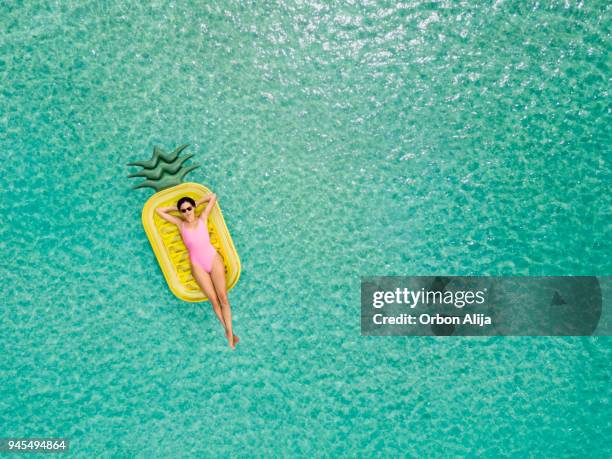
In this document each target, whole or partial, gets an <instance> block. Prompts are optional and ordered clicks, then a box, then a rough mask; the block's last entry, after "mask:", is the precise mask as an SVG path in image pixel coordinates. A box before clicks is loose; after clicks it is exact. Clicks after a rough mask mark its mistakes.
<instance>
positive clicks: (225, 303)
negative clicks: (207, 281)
mask: <svg viewBox="0 0 612 459" xmlns="http://www.w3.org/2000/svg"><path fill="white" fill-rule="evenodd" d="M210 278H211V279H212V282H213V284H214V286H215V292H216V293H217V297H218V298H219V302H220V303H221V312H222V314H223V322H224V323H225V333H226V336H227V340H228V341H229V345H230V346H231V348H232V349H234V348H235V343H236V342H237V341H238V338H237V337H236V336H234V332H233V330H232V310H231V308H230V304H229V299H228V298H227V288H226V285H225V265H224V264H223V259H222V258H221V256H220V255H219V254H218V253H216V254H215V256H214V259H213V264H212V270H211V272H210Z"/></svg>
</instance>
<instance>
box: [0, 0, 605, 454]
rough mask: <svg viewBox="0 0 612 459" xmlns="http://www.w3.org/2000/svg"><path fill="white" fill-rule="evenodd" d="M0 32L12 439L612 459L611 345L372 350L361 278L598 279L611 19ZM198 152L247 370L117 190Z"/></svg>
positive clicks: (69, 23)
mask: <svg viewBox="0 0 612 459" xmlns="http://www.w3.org/2000/svg"><path fill="white" fill-rule="evenodd" d="M138 3H142V4H138ZM0 26H1V29H2V31H3V33H2V35H0V159H1V161H0V172H1V175H2V187H1V191H0V207H1V209H0V210H1V215H2V221H3V223H2V225H0V231H1V238H0V244H1V246H0V247H1V249H2V250H1V251H0V273H1V275H2V307H1V309H0V314H1V322H0V323H1V326H2V333H1V334H0V336H1V338H0V340H1V341H0V342H1V344H2V351H3V352H2V355H1V357H0V380H1V384H0V414H1V417H0V421H1V425H0V433H1V434H2V435H1V436H54V437H57V436H62V437H67V438H70V439H71V441H72V444H71V449H72V450H73V452H74V453H75V455H77V456H81V457H94V456H100V455H102V454H103V452H105V455H109V456H111V455H112V456H115V457H130V456H137V457H152V456H155V457H160V456H166V457H176V456H192V455H200V456H209V455H210V456H219V455H224V456H225V455H232V456H234V455H235V456H252V455H255V454H257V455H267V456H270V455H286V456H296V455H297V456H313V455H314V456H320V455H325V456H326V455H330V456H331V455H334V456H335V455H357V454H361V455H364V456H371V455H388V454H392V455H397V454H398V453H402V454H404V455H415V456H416V455H419V456H423V457H425V456H427V457H432V456H433V457H436V456H446V455H450V456H474V455H477V454H478V455H485V456H489V457H498V456H500V455H519V456H528V455H535V456H545V455H554V456H561V457H563V456H573V457H575V456H582V457H586V456H590V457H600V456H605V455H606V454H605V453H606V446H605V445H606V444H607V441H606V440H605V438H607V437H609V435H605V432H606V431H607V432H609V431H610V418H611V414H612V410H611V409H610V369H609V368H610V366H609V365H610V359H611V358H612V353H611V351H610V340H609V338H478V339H452V338H447V339H434V338H422V339H421V338H400V337H395V338H388V339H387V338H376V337H362V336H360V328H359V323H360V313H359V298H360V291H359V285H360V277H361V276H366V275H391V274H394V275H431V274H456V275H510V274H513V275H604V274H607V275H609V274H611V267H612V264H611V262H610V257H609V255H610V253H611V252H612V243H611V241H612V238H611V237H610V234H611V226H610V221H611V220H612V219H611V213H610V209H611V204H612V202H611V196H612V194H611V193H610V192H611V190H610V183H612V182H611V179H612V174H611V172H612V171H611V165H610V141H611V139H610V129H609V126H610V96H609V91H610V84H609V81H610V72H609V64H610V60H609V56H610V6H609V3H608V2H604V1H592V2H574V1H566V2H563V1H552V2H533V1H528V2H519V1H497V2H494V3H493V2H407V3H398V2H375V1H370V2H360V3H357V2H337V3H334V4H331V3H329V2H321V3H313V2H297V3H293V2H285V3H272V2H257V3H243V2H237V1H233V2H195V1H190V2H178V1H177V2H166V1H155V2H129V3H128V2H125V3H118V2H116V1H97V2H76V1H71V2H17V1H9V2H4V3H3V4H2V6H0ZM182 143H190V144H191V146H190V148H189V149H188V151H189V152H191V153H194V154H195V157H194V158H193V160H192V161H195V162H199V163H200V164H202V167H201V168H199V169H197V170H195V171H194V172H192V173H191V174H190V175H189V176H188V179H189V180H190V181H195V182H199V183H203V184H205V185H206V186H208V187H209V188H211V189H212V190H214V191H215V192H216V193H217V195H218V197H219V203H220V205H221V208H222V209H223V213H224V216H225V219H226V222H227V224H228V227H229V230H230V232H231V234H232V237H233V239H234V242H235V244H236V248H237V250H238V253H239V255H240V257H241V261H242V276H241V278H240V281H239V283H238V285H237V286H236V287H235V288H234V289H233V290H232V291H231V293H230V301H231V304H232V308H233V313H234V327H235V332H236V334H238V335H239V336H240V338H241V343H240V344H239V345H238V349H237V350H236V351H235V352H231V351H230V350H229V348H228V347H227V345H226V343H225V340H224V337H223V333H222V329H221V327H220V326H219V323H218V322H217V319H216V317H215V316H214V314H213V312H212V310H211V307H210V304H208V303H201V304H189V303H184V302H182V301H180V300H178V299H176V298H175V297H174V296H173V295H172V294H171V292H170V291H169V289H168V287H167V285H166V282H165V280H164V277H163V275H162V273H161V271H160V269H159V266H158V264H157V261H156V259H155V257H154V255H153V252H152V250H151V247H150V245H149V242H148V240H147V238H146V235H145V233H144V231H143V228H142V225H141V223H140V212H141V209H142V206H143V205H144V203H145V201H146V200H147V199H148V197H149V196H150V195H151V191H150V190H149V191H147V190H146V189H145V190H142V189H141V190H131V189H130V186H131V185H133V184H134V182H131V181H130V180H131V179H128V178H127V175H128V173H130V172H133V170H130V169H128V168H127V167H126V164H127V163H128V162H130V161H135V160H144V159H147V158H148V157H149V156H150V154H151V151H152V148H153V146H154V145H160V146H162V147H163V148H165V149H167V150H171V149H173V148H174V147H176V146H178V145H180V144H182ZM132 180H133V179H132ZM608 452H609V450H608Z"/></svg>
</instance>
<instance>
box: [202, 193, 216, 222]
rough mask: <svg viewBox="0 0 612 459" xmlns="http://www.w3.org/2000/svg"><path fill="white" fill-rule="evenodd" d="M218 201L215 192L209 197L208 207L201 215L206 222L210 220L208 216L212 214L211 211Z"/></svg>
mask: <svg viewBox="0 0 612 459" xmlns="http://www.w3.org/2000/svg"><path fill="white" fill-rule="evenodd" d="M202 199H204V198H202ZM216 202H217V195H216V194H214V193H211V194H210V195H209V198H208V205H207V206H206V209H204V211H203V212H202V214H201V215H200V218H201V219H203V220H204V221H205V222H206V221H207V220H208V216H209V215H210V212H211V211H212V209H213V207H214V205H215V203H216Z"/></svg>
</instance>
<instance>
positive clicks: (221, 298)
mask: <svg viewBox="0 0 612 459" xmlns="http://www.w3.org/2000/svg"><path fill="white" fill-rule="evenodd" d="M216 201H217V196H216V195H215V194H213V193H210V194H209V195H207V196H204V197H203V198H202V199H200V200H199V201H198V202H197V203H196V202H195V201H194V200H193V199H191V198H190V197H187V196H185V197H182V198H181V199H179V201H178V203H177V205H176V207H177V208H178V210H179V211H180V212H181V213H182V214H183V216H184V219H183V218H177V217H175V216H173V215H170V214H169V213H168V212H172V211H175V210H176V209H175V207H174V206H170V207H160V208H158V209H155V211H156V212H157V215H159V216H160V217H161V218H163V219H164V220H166V221H167V222H170V223H174V224H175V225H176V226H178V227H179V231H180V233H181V237H182V238H183V242H185V246H186V247H187V250H188V251H189V261H190V262H191V273H192V274H193V277H194V279H195V280H196V282H197V283H198V285H199V286H200V288H201V289H202V291H203V292H204V293H205V294H206V296H207V297H208V299H209V300H210V302H211V303H212V306H213V309H214V310H215V314H217V317H218V318H219V320H220V321H221V325H223V328H224V329H225V336H226V337H227V340H228V342H229V345H230V347H231V348H232V349H235V348H236V344H238V337H237V336H236V335H234V333H233V331H232V311H231V309H230V304H229V300H228V299H227V288H226V285H225V266H224V265H223V260H222V259H221V256H220V255H219V254H218V253H217V251H216V250H215V248H214V247H213V245H212V244H211V243H210V236H209V234H208V224H207V221H208V216H209V215H210V212H211V210H212V208H213V206H214V205H215V202H216ZM205 202H208V205H207V206H206V209H204V211H203V212H202V213H201V214H200V216H199V217H197V216H196V207H198V206H199V205H201V204H204V203H205Z"/></svg>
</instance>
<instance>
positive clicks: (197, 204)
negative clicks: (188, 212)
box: [196, 193, 215, 207]
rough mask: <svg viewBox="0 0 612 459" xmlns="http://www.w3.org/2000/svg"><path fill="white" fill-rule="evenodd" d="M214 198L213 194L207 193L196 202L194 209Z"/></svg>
mask: <svg viewBox="0 0 612 459" xmlns="http://www.w3.org/2000/svg"><path fill="white" fill-rule="evenodd" d="M213 196H215V194H214V193H208V194H207V195H206V196H204V197H203V198H202V199H200V200H198V201H196V207H198V206H200V205H202V204H204V203H205V202H208V201H210V200H211V199H212V197H213Z"/></svg>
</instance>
